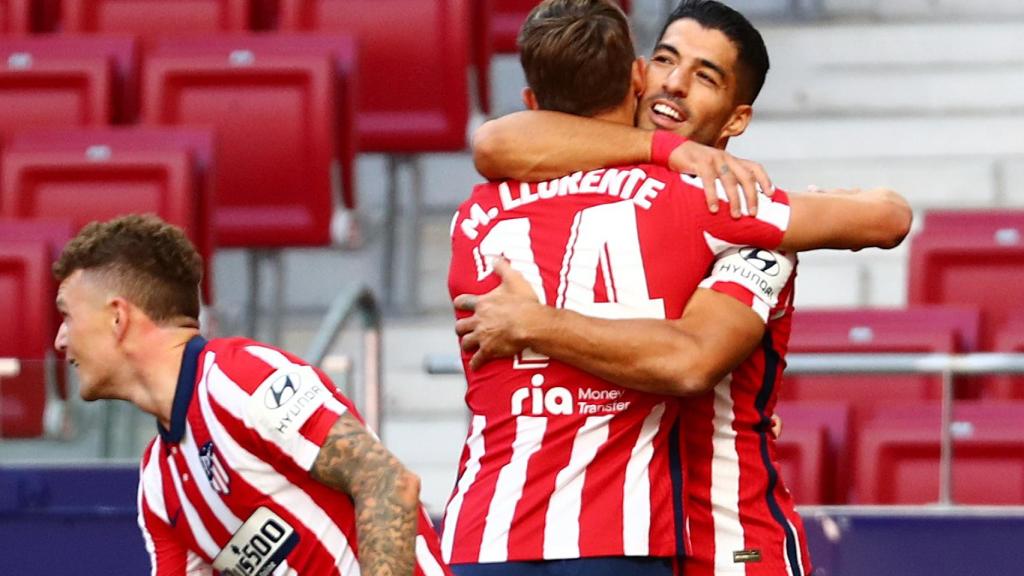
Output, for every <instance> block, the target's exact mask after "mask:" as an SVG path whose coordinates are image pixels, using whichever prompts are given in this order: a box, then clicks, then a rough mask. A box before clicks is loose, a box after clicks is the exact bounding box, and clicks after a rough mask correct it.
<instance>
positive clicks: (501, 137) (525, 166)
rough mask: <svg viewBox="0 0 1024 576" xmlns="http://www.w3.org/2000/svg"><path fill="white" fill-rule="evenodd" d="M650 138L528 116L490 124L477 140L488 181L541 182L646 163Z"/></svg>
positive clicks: (618, 128) (589, 122) (553, 116)
mask: <svg viewBox="0 0 1024 576" xmlns="http://www.w3.org/2000/svg"><path fill="white" fill-rule="evenodd" d="M651 136H652V132H650V131H647V130H642V129H639V128H634V127H632V126H626V125H622V124H616V123H613V122H606V121H602V120H594V119H590V118H583V117H580V116H572V115H569V114H562V113H559V112H549V111H543V110H538V111H534V110H527V111H523V112H516V113H513V114H509V115H507V116H503V117H501V118H497V119H495V120H491V121H489V122H487V123H485V124H484V125H483V126H481V127H480V128H479V129H478V130H477V131H476V133H475V134H474V136H473V161H474V162H475V164H476V168H477V171H478V172H480V174H481V175H483V176H484V177H485V178H489V179H501V178H512V179H516V180H526V181H537V180H547V179H550V178H556V177H558V176H563V175H565V174H568V173H570V172H575V171H577V170H592V169H596V168H602V167H605V166H618V165H623V164H639V163H643V162H648V161H649V160H650V154H651Z"/></svg>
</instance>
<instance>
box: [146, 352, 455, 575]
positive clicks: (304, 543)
mask: <svg viewBox="0 0 1024 576" xmlns="http://www.w3.org/2000/svg"><path fill="white" fill-rule="evenodd" d="M345 412H352V413H353V414H356V412H355V410H354V409H353V407H352V405H351V403H350V402H349V401H348V400H347V399H346V398H345V397H344V396H342V395H341V393H340V392H338V390H337V389H336V388H335V387H334V385H333V384H331V382H330V380H329V379H328V378H327V377H326V376H325V375H324V374H323V373H321V372H320V371H318V370H316V369H314V368H313V367H311V366H309V365H308V364H306V363H305V362H303V361H301V360H299V359H298V358H296V357H294V356H292V355H290V354H288V353H286V352H283V351H280V350H277V349H275V348H272V347H269V346H266V345H263V344H260V343H257V342H253V341H251V340H245V339H242V338H230V339H217V340H211V341H209V342H207V341H205V340H203V339H202V338H200V337H196V338H193V339H192V340H191V341H190V342H189V343H188V346H187V347H186V350H185V355H184V358H183V360H182V367H181V372H180V374H179V377H178V387H177V390H176V392H175V396H174V405H173V411H172V415H171V423H170V430H168V429H165V428H164V427H163V426H159V434H158V436H157V437H156V438H154V439H153V441H152V442H151V443H150V444H149V447H148V448H147V449H146V452H145V454H144V455H143V457H142V466H141V478H140V482H139V525H140V527H141V528H142V532H143V536H144V539H145V541H146V548H147V550H148V551H149V554H150V558H151V560H152V563H153V572H152V573H153V574H155V575H158V576H160V575H168V574H174V575H178V574H190V575H191V574H214V573H215V572H216V573H219V574H230V575H236V574H238V575H240V574H275V575H284V574H316V575H318V576H319V575H321V574H337V575H341V576H347V575H357V574H359V564H358V560H357V557H358V555H359V549H358V544H357V542H356V529H355V517H354V513H353V502H352V499H351V498H350V497H349V496H348V495H346V494H343V493H341V492H338V491H336V490H334V489H332V488H329V487H327V486H325V485H323V484H320V483H319V482H317V481H316V480H314V479H313V478H312V477H311V476H310V475H309V470H310V469H311V468H312V466H313V463H314V461H315V460H316V457H317V454H318V453H319V450H320V446H321V445H322V444H323V442H324V441H325V439H326V437H327V434H328V432H329V431H330V429H331V426H332V425H333V424H334V422H335V421H336V420H337V419H338V417H340V416H341V415H342V414H344V413H345ZM356 416H357V417H358V415H356ZM416 559H417V564H418V565H417V569H416V574H418V575H423V576H442V575H447V574H450V572H449V571H448V570H447V568H446V567H444V564H443V563H442V562H441V561H440V548H439V541H438V539H437V536H436V534H435V532H434V530H433V528H432V527H431V525H430V520H429V519H428V518H427V517H426V514H425V513H424V512H422V511H421V514H420V525H419V535H418V536H417V540H416Z"/></svg>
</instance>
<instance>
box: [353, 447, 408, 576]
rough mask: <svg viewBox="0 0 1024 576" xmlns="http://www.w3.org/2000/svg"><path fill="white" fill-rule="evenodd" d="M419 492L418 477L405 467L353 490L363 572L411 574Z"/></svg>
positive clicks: (370, 573)
mask: <svg viewBox="0 0 1024 576" xmlns="http://www.w3.org/2000/svg"><path fill="white" fill-rule="evenodd" d="M399 466H400V465H399ZM419 495H420V482H419V478H418V477H417V476H416V475H414V474H412V473H411V472H409V471H407V470H405V469H404V468H401V469H400V471H397V470H396V473H395V474H392V475H386V476H381V477H380V478H379V479H378V481H377V483H376V485H370V486H367V487H366V490H361V491H359V493H358V494H353V500H354V502H355V507H356V531H357V533H358V537H359V569H360V572H361V573H362V574H366V575H373V576H377V575H381V576H383V575H399V574H403V575H408V576H411V575H412V574H413V570H414V568H415V565H416V532H417V525H418V521H419V506H420V503H419Z"/></svg>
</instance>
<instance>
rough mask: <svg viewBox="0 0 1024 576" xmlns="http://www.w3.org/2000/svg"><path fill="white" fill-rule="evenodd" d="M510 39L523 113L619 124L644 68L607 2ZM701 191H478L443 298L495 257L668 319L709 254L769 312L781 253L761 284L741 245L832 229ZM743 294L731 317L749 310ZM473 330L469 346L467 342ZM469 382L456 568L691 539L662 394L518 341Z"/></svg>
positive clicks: (593, 560) (513, 185)
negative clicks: (594, 373) (742, 208)
mask: <svg viewBox="0 0 1024 576" xmlns="http://www.w3.org/2000/svg"><path fill="white" fill-rule="evenodd" d="M520 50H521V55H522V56H521V57H522V60H523V63H524V68H525V70H526V73H527V78H528V81H529V83H530V90H529V91H527V93H526V100H527V103H528V105H529V106H530V107H531V108H538V107H539V108H544V109H547V110H561V111H563V112H569V113H573V114H579V115H587V116H593V117H595V118H597V119H598V120H596V121H597V122H600V123H602V124H607V125H616V124H618V125H631V124H632V121H633V117H634V113H635V111H636V105H637V102H636V97H635V95H636V94H638V93H639V92H640V91H641V90H642V85H643V78H642V70H641V67H640V64H639V63H637V62H635V61H634V55H633V51H632V43H631V39H630V37H629V31H628V23H627V22H626V19H625V17H624V15H622V13H621V11H620V10H619V9H618V8H616V7H614V6H613V5H612V4H610V3H609V2H607V1H598V0H549V1H547V2H544V3H542V4H541V5H540V6H539V7H538V8H537V9H535V10H534V12H532V13H531V16H530V17H529V18H528V19H527V22H526V24H525V25H524V28H523V30H522V32H521V35H520ZM630 78H631V80H629V79H630ZM660 136H662V137H667V136H668V135H667V134H665V133H663V134H661V135H660ZM670 140H671V142H672V144H670V145H669V146H667V147H666V148H665V149H664V150H663V151H662V152H664V154H660V153H659V154H656V155H661V156H664V157H665V158H661V160H662V161H664V160H665V159H666V158H667V157H670V156H671V152H673V150H672V148H673V146H674V145H677V144H678V139H675V140H673V139H671V138H670ZM650 142H651V140H650V135H648V141H647V145H648V146H650V145H651V144H650ZM645 159H646V158H645ZM699 185H700V182H699V181H697V180H695V179H693V178H681V177H680V176H679V175H678V174H676V173H673V172H671V171H669V170H666V169H664V168H660V167H657V166H653V165H641V166H623V167H618V168H614V169H609V170H596V171H590V172H586V173H575V174H573V175H570V176H566V177H562V178H555V179H553V180H550V181H547V182H541V183H537V184H524V183H521V182H502V183H493V184H490V185H484V186H480V187H477V188H476V189H475V190H474V192H473V194H472V195H471V197H470V199H469V200H467V201H466V202H465V203H464V204H463V205H462V206H461V207H460V209H459V211H458V212H457V214H456V216H455V218H454V220H453V223H452V234H453V240H452V246H453V248H452V250H453V252H452V266H451V270H450V275H449V284H450V290H451V293H452V295H453V296H455V295H458V294H464V293H473V294H479V293H482V292H485V291H486V290H488V289H490V288H492V287H494V286H495V285H496V284H497V282H498V279H497V278H495V275H494V274H493V272H494V271H495V265H497V266H498V269H499V270H500V269H501V267H502V266H503V264H501V263H500V262H499V263H498V264H495V263H494V259H495V258H496V257H498V256H504V257H506V258H508V259H509V261H510V267H511V268H514V269H516V270H518V271H520V272H521V273H523V274H524V275H525V276H526V278H527V279H528V281H529V285H528V286H529V287H528V290H529V291H530V295H531V298H532V301H533V302H536V299H538V298H539V299H540V301H541V302H545V303H548V304H550V305H552V306H557V307H559V308H565V309H571V310H576V311H578V312H583V313H586V314H590V315H594V316H602V317H606V318H625V317H648V318H678V317H679V316H680V315H681V314H682V311H683V306H684V305H685V303H686V301H687V299H688V298H689V296H690V294H692V293H693V291H694V289H695V288H696V287H697V284H698V282H700V280H701V279H702V278H703V277H704V276H705V275H706V273H707V270H708V267H709V266H710V265H711V264H712V261H713V259H714V257H715V256H716V255H718V256H722V257H724V259H721V260H720V262H719V266H721V267H723V268H722V270H723V271H722V278H727V279H728V281H723V282H720V283H719V284H721V286H720V287H719V288H720V289H721V290H723V291H730V290H733V287H734V286H735V285H737V284H738V285H740V286H745V285H749V286H750V288H749V290H747V294H748V298H752V299H756V303H754V305H755V307H757V308H760V309H763V311H764V312H765V313H766V312H767V311H768V310H769V309H770V308H772V307H775V306H778V305H779V300H778V298H779V295H780V292H781V289H782V288H783V287H784V285H785V283H786V280H787V279H788V276H789V269H790V268H791V267H792V261H791V260H790V259H789V258H788V257H787V256H784V255H778V256H777V258H776V259H775V260H773V261H772V267H773V268H772V269H771V275H772V276H774V277H777V278H778V280H775V281H774V282H773V281H772V280H771V279H769V278H768V274H766V273H765V272H767V271H768V270H769V268H768V264H767V262H768V261H767V260H758V259H757V257H756V256H761V257H762V258H768V257H769V256H768V255H767V254H768V253H767V252H765V254H764V255H761V254H760V253H758V254H757V255H755V256H753V257H750V258H745V257H744V256H745V255H746V256H751V253H748V254H744V253H743V252H742V251H740V250H739V249H738V247H737V246H738V245H743V244H747V243H756V244H757V245H759V246H761V247H765V248H774V247H777V246H778V245H779V243H780V242H781V241H782V240H783V237H784V234H785V235H786V236H789V242H790V243H791V244H792V245H793V246H797V247H799V246H802V245H803V244H807V243H812V244H813V243H816V244H814V245H821V244H824V243H827V242H828V241H832V240H835V238H834V236H835V235H834V234H832V232H831V230H825V231H824V232H823V228H822V227H818V226H814V225H811V224H810V223H808V222H809V219H808V218H807V216H800V220H801V221H808V222H805V223H804V224H803V225H801V226H800V227H799V228H794V229H793V233H790V231H787V230H786V224H787V222H788V221H789V220H790V216H791V214H790V212H791V211H790V208H789V207H788V206H787V205H786V195H785V194H780V198H778V199H775V200H769V199H767V198H761V199H760V203H761V209H760V211H759V212H758V216H757V218H748V219H742V220H734V219H732V218H731V217H730V216H729V215H728V214H724V213H723V214H720V215H719V214H715V213H710V212H708V210H707V209H706V208H705V207H704V205H703V202H704V199H703V195H702V193H701V190H700V188H699V187H698V186H699ZM869 196H870V195H869ZM881 196H882V197H884V196H885V195H881ZM871 198H872V199H873V200H872V201H871V202H865V201H864V197H857V198H856V199H854V200H850V199H842V201H843V202H844V204H845V205H846V207H848V208H853V209H854V210H853V212H854V213H856V214H858V215H859V218H860V220H858V222H867V221H869V220H868V219H867V218H866V217H865V215H866V214H869V215H871V216H876V215H884V213H885V210H883V209H881V208H882V206H881V205H882V204H884V202H878V201H877V200H878V199H879V197H878V196H877V195H876V196H871ZM865 207H869V209H868V210H865V209H864V208H865ZM794 211H795V209H794ZM806 213H807V210H806V209H804V210H803V214H806ZM795 216H797V215H796V214H794V217H795ZM895 221H896V219H892V218H881V220H880V222H881V223H880V224H878V225H877V226H878V227H877V228H874V227H871V226H867V227H865V228H864V229H863V230H862V231H861V232H859V234H860V236H858V241H863V238H864V237H865V236H867V235H869V234H873V233H876V232H879V230H884V234H886V235H887V236H886V237H887V238H889V237H891V236H893V235H896V234H898V233H899V231H896V232H893V229H894V228H896V227H898V226H894V225H893V223H894V222H895ZM902 224H903V223H902V222H897V225H902ZM903 233H905V231H903ZM843 241H845V242H848V241H849V239H844V240H843ZM752 262H760V263H761V264H763V265H764V269H762V270H759V271H758V270H754V269H753V268H751V266H753V264H752ZM757 272H760V274H757ZM755 278H759V279H761V281H755V280H754V279H755ZM751 293H753V296H750V294H751ZM782 302H783V304H785V303H786V301H785V300H783V301H782ZM750 304H751V302H747V303H746V304H745V305H744V307H743V308H741V310H740V311H741V312H742V313H746V314H750V312H749V306H750ZM754 318H755V319H758V322H761V320H760V319H759V318H758V316H756V315H755V316H754ZM730 322H731V321H730V319H729V318H726V321H725V322H724V323H723V324H722V326H721V327H719V326H713V327H710V330H709V332H711V333H715V332H716V330H718V329H719V328H721V329H724V328H726V327H729V326H732V325H734V324H735V322H731V323H730ZM756 330H763V327H761V326H758V327H757V328H756ZM474 338H475V337H474V336H472V335H470V336H469V337H468V340H464V344H468V345H467V346H466V347H467V348H470V349H471V348H472V344H471V342H472V341H473V340H474ZM627 347H628V346H627ZM724 354H725V355H726V356H727V357H729V355H730V354H734V353H733V352H732V347H731V346H730V347H728V348H726V350H725V352H724ZM721 355H722V354H719V356H721ZM741 358H742V357H736V358H735V359H734V360H732V364H734V363H735V362H738V361H739V360H740V359H741ZM464 361H466V362H467V364H468V363H469V361H470V356H469V354H467V355H465V356H464ZM467 375H468V390H467V403H468V405H469V407H470V410H471V412H472V414H473V418H472V424H471V429H470V432H469V437H468V439H467V443H466V448H465V450H464V452H463V458H462V462H461V463H460V470H459V476H458V481H457V485H456V488H455V490H454V493H453V496H452V498H451V499H450V501H449V504H448V506H447V508H446V515H445V524H444V529H443V536H442V549H443V551H444V554H445V559H446V560H448V561H450V562H451V563H452V565H453V570H454V571H455V572H456V573H457V574H464V575H475V574H502V573H526V574H528V573H534V571H535V573H539V574H544V573H554V572H553V571H556V570H557V571H562V570H565V571H566V572H564V573H570V574H575V573H580V574H584V573H585V574H603V573H609V574H612V573H614V574H633V573H644V574H648V573H649V574H657V573H666V574H667V573H670V572H671V570H672V562H671V558H672V557H673V556H675V555H676V554H677V553H678V552H680V551H682V550H683V549H684V548H685V540H686V539H685V536H684V534H683V530H684V522H683V518H682V506H681V498H675V497H674V495H675V494H681V489H682V486H681V483H682V478H681V470H682V468H681V464H680V463H679V458H680V456H681V452H680V449H679V447H678V446H674V445H675V444H676V443H678V439H679V436H678V432H677V431H673V430H672V427H673V426H674V425H675V424H676V422H677V416H676V410H677V408H678V404H677V403H676V402H675V401H674V400H673V399H671V398H667V397H665V396H659V395H653V394H642V393H637V392H632V391H626V390H622V389H620V388H618V387H616V386H612V385H610V383H609V382H607V381H605V380H601V379H598V378H594V377H591V376H588V375H586V374H583V373H582V372H579V371H577V370H573V369H571V368H569V367H568V366H566V365H564V364H561V363H559V362H554V361H550V360H549V359H548V358H545V357H540V356H537V355H535V354H530V353H528V352H527V353H523V354H520V355H518V356H517V357H516V358H515V359H513V360H506V361H502V362H497V363H491V364H488V365H485V366H482V367H480V369H479V370H472V371H467ZM560 573H562V572H560Z"/></svg>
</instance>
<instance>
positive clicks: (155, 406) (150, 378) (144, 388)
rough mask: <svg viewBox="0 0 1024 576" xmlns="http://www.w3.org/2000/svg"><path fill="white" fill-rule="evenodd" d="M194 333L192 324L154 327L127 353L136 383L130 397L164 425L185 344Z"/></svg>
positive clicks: (171, 404) (169, 413)
mask: <svg viewBox="0 0 1024 576" xmlns="http://www.w3.org/2000/svg"><path fill="white" fill-rule="evenodd" d="M197 334H199V330H198V329H196V328H191V327H189V328H177V327H175V328H161V327H154V328H153V329H152V330H151V331H150V333H149V334H146V335H144V336H143V337H142V338H140V342H139V346H137V347H136V349H135V350H134V352H133V353H131V354H129V365H131V366H132V370H133V372H134V374H132V375H131V377H132V379H133V380H135V381H136V382H137V383H138V386H136V387H134V391H135V393H134V394H133V396H132V398H130V400H131V402H132V403H133V404H135V405H136V406H138V407H139V408H140V409H141V410H142V411H144V412H147V413H149V414H152V415H153V416H155V417H156V419H157V420H158V421H159V422H160V424H162V425H163V426H164V427H165V428H169V427H170V422H171V411H172V408H173V406H174V393H175V391H176V390H177V389H178V375H179V373H180V372H181V360H182V357H183V356H184V355H185V345H186V344H188V341H189V340H191V339H192V337H193V336H196V335H197Z"/></svg>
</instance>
